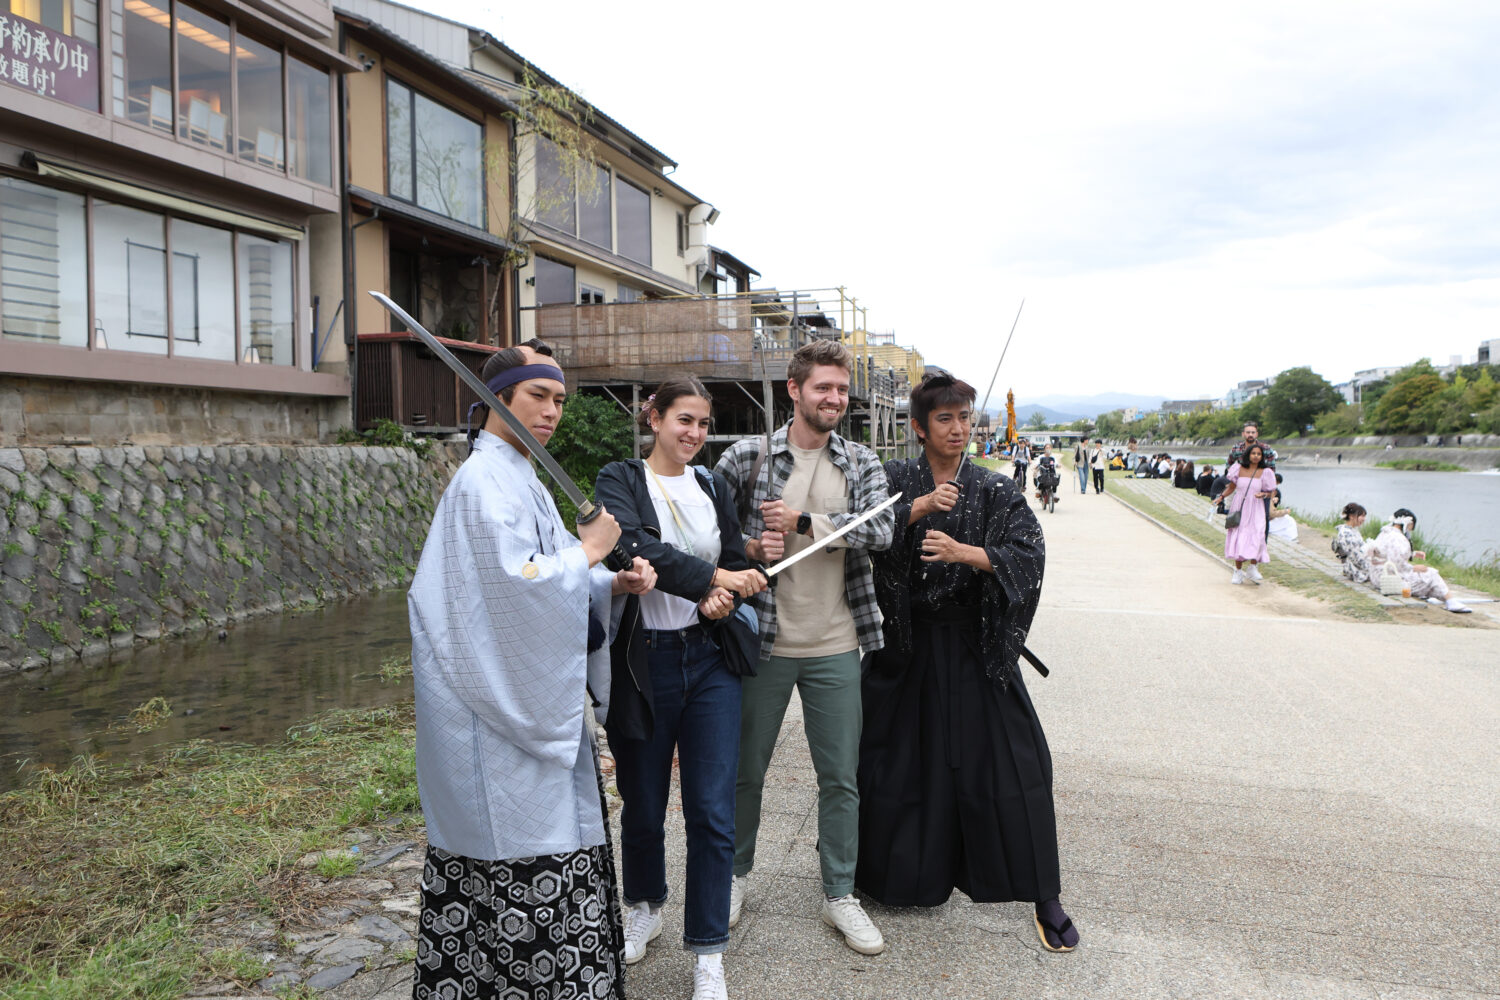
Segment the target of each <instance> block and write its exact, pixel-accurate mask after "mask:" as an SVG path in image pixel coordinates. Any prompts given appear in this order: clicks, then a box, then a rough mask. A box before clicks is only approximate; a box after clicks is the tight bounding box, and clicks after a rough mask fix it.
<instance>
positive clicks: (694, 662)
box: [610, 628, 740, 955]
mask: <svg viewBox="0 0 1500 1000" xmlns="http://www.w3.org/2000/svg"><path fill="white" fill-rule="evenodd" d="M643 636H644V639H645V642H646V647H647V653H646V659H647V661H648V663H649V664H650V667H651V688H652V691H651V697H652V707H653V716H654V718H653V727H652V728H653V731H652V736H651V739H649V740H615V741H611V743H610V749H611V750H612V751H614V755H615V783H616V784H617V786H618V787H619V789H620V797H621V798H622V799H623V800H624V803H625V804H624V808H623V810H622V811H621V814H620V829H621V832H620V861H621V868H622V869H623V875H624V883H625V884H624V890H625V891H624V893H623V895H624V898H625V905H626V906H630V905H633V904H635V903H639V902H641V901H642V900H645V901H647V902H650V903H652V904H660V903H663V902H665V901H666V898H667V865H666V850H665V840H666V829H665V824H666V815H667V799H668V797H669V795H670V793H671V785H672V752H673V749H674V748H675V749H676V751H677V763H678V770H679V772H680V774H681V777H682V817H683V820H684V821H685V823H686V826H687V893H686V901H685V906H684V908H683V909H684V914H683V933H682V943H683V946H684V947H685V948H687V950H688V951H692V952H696V953H697V954H699V955H711V954H714V953H716V952H721V951H723V950H724V949H725V948H726V947H727V946H728V942H729V884H730V880H731V878H732V876H733V874H734V782H735V774H736V772H737V770H738V768H739V759H740V679H739V678H738V677H735V676H734V675H733V674H731V673H730V672H729V671H728V669H726V668H725V666H724V657H723V654H721V653H720V652H719V647H718V646H716V645H714V642H713V640H712V639H710V638H709V637H708V636H707V635H706V634H704V633H703V632H702V631H701V630H699V629H697V628H691V629H684V630H682V631H665V630H661V631H657V630H653V629H646V630H645V631H644V632H643Z"/></svg>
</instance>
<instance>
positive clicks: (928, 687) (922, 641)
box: [855, 455, 1061, 906]
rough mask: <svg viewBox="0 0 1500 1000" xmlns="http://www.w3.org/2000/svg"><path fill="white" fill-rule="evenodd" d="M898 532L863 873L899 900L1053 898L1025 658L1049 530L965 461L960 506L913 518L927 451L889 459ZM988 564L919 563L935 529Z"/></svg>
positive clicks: (1052, 840) (1049, 832)
mask: <svg viewBox="0 0 1500 1000" xmlns="http://www.w3.org/2000/svg"><path fill="white" fill-rule="evenodd" d="M885 468H886V474H887V475H888V476H889V477H890V480H891V492H892V493H895V492H900V493H901V494H902V499H901V500H900V501H899V502H898V503H897V505H896V536H895V539H894V541H893V542H892V545H891V547H890V549H889V550H888V551H886V552H878V553H875V554H874V558H875V586H876V590H877V593H878V595H879V600H880V608H881V612H882V613H883V614H884V616H885V622H884V630H885V648H884V649H883V650H881V651H880V652H879V653H877V654H875V655H874V656H872V657H870V658H869V660H868V662H867V664H866V667H867V669H866V671H865V678H864V685H863V695H864V710H865V716H864V731H863V737H862V739H861V741H860V754H859V758H860V759H859V804H860V816H859V830H860V843H859V869H858V872H857V874H856V879H855V881H856V884H857V885H858V886H859V888H860V890H861V891H863V892H865V893H867V894H868V895H869V896H871V897H872V898H874V899H876V900H878V901H880V902H882V903H885V904H887V905H891V906H936V905H938V904H940V903H942V902H944V901H945V900H947V899H948V897H949V896H950V895H951V894H952V892H953V890H954V888H957V889H959V890H961V891H962V892H964V893H965V894H966V895H968V896H969V897H970V898H971V899H973V900H974V901H975V902H1003V901H1010V900H1027V901H1032V902H1040V901H1044V900H1050V899H1053V898H1055V897H1057V896H1058V895H1059V893H1060V882H1061V876H1060V873H1059V866H1058V856H1057V820H1056V814H1055V812H1054V809H1053V802H1052V755H1051V753H1050V751H1049V750H1048V748H1047V737H1046V735H1045V734H1044V733H1043V732H1042V726H1041V723H1040V721H1038V719H1037V715H1036V710H1035V709H1034V708H1033V707H1032V704H1031V699H1030V697H1029V696H1028V694H1027V692H1026V684H1025V681H1024V680H1023V679H1022V677H1021V674H1020V672H1019V671H1018V669H1017V659H1018V657H1019V655H1020V651H1021V646H1022V644H1023V643H1024V642H1025V640H1026V634H1027V632H1028V631H1029V629H1030V628H1031V620H1032V616H1033V615H1035V614H1036V608H1037V603H1038V601H1039V599H1040V597H1041V587H1042V569H1043V564H1044V562H1045V550H1044V546H1043V543H1042V530H1041V526H1040V525H1039V524H1038V523H1037V519H1036V516H1035V515H1034V514H1032V512H1031V509H1030V508H1029V507H1028V506H1027V504H1026V500H1025V498H1024V497H1023V496H1022V495H1021V493H1020V491H1019V490H1018V489H1017V488H1016V486H1015V484H1014V483H1013V482H1012V481H1011V480H1010V479H1009V478H1008V477H1005V476H1001V475H998V474H996V473H994V472H991V471H989V470H987V469H984V468H981V467H979V466H977V465H976V464H974V463H973V462H965V463H964V464H963V465H962V467H961V469H960V471H959V474H958V476H959V482H960V484H961V490H962V492H961V498H960V500H959V502H958V505H957V506H955V507H954V509H953V510H951V511H948V512H946V513H936V514H931V515H929V516H927V517H924V518H921V519H919V520H918V521H917V522H916V523H915V524H908V523H907V521H908V519H909V517H910V515H911V510H912V503H913V502H914V501H915V500H916V499H917V498H919V497H922V496H924V495H926V494H929V493H931V492H932V491H933V489H934V483H933V477H932V468H931V466H930V465H929V464H928V461H927V458H926V456H925V455H924V456H923V457H921V458H919V459H916V460H908V461H894V462H888V463H886V467H885ZM929 529H936V530H939V531H942V532H944V533H946V534H948V535H949V536H951V537H952V538H954V539H956V540H957V541H959V542H962V543H964V544H967V545H974V546H979V547H982V548H983V549H984V550H985V553H986V555H988V557H989V562H990V564H991V567H992V571H991V572H981V571H979V570H976V569H974V568H972V567H970V566H967V565H962V564H957V563H940V562H939V563H925V562H922V561H921V560H920V558H919V556H920V554H921V544H922V538H923V536H924V535H925V534H926V532H927V530H929Z"/></svg>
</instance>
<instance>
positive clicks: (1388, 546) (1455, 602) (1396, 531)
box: [1369, 507, 1473, 615]
mask: <svg viewBox="0 0 1500 1000" xmlns="http://www.w3.org/2000/svg"><path fill="white" fill-rule="evenodd" d="M1416 527H1417V515H1415V514H1413V513H1412V512H1411V511H1410V510H1407V509H1406V508H1405V507H1402V508H1401V509H1400V510H1398V511H1396V513H1394V514H1392V515H1391V523H1390V524H1387V525H1386V526H1385V527H1384V528H1381V529H1380V534H1379V535H1377V536H1376V537H1375V540H1374V541H1373V542H1371V543H1370V548H1369V554H1370V585H1371V586H1373V587H1376V588H1377V589H1378V588H1379V587H1380V575H1381V574H1382V573H1384V572H1385V566H1386V563H1390V564H1391V565H1392V566H1394V567H1395V568H1396V572H1397V573H1400V574H1401V582H1402V583H1404V584H1405V585H1406V589H1408V590H1410V591H1411V596H1412V597H1416V598H1419V599H1421V600H1425V601H1429V602H1431V603H1433V604H1437V603H1441V604H1442V605H1443V607H1444V608H1445V609H1447V610H1449V611H1451V612H1453V613H1454V614H1456V615H1467V614H1470V613H1472V611H1473V609H1472V608H1470V607H1468V606H1467V605H1465V604H1464V603H1463V602H1462V601H1460V600H1459V599H1458V598H1456V597H1453V596H1452V595H1451V594H1450V593H1449V591H1448V583H1447V581H1445V580H1444V579H1443V578H1442V577H1441V576H1439V575H1438V571H1437V570H1435V569H1433V568H1432V567H1431V566H1417V565H1415V564H1414V561H1421V560H1423V559H1426V558H1427V553H1426V552H1423V551H1421V550H1420V549H1417V550H1413V549H1412V546H1411V533H1412V532H1413V531H1414V530H1415V529H1416Z"/></svg>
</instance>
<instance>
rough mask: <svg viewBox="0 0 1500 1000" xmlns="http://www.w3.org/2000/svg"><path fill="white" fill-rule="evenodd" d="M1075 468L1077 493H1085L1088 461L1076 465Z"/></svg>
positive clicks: (1087, 481) (1086, 489)
mask: <svg viewBox="0 0 1500 1000" xmlns="http://www.w3.org/2000/svg"><path fill="white" fill-rule="evenodd" d="M1076 468H1077V469H1078V492H1079V493H1087V492H1088V491H1089V466H1088V463H1087V462H1085V463H1084V464H1082V465H1079V466H1076Z"/></svg>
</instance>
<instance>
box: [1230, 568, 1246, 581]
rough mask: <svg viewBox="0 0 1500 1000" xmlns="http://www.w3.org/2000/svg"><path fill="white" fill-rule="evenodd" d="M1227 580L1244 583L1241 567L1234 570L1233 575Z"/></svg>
mask: <svg viewBox="0 0 1500 1000" xmlns="http://www.w3.org/2000/svg"><path fill="white" fill-rule="evenodd" d="M1229 582H1230V583H1235V584H1239V583H1244V582H1245V571H1244V570H1242V569H1237V570H1235V571H1234V575H1233V576H1231V577H1230V578H1229Z"/></svg>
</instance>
